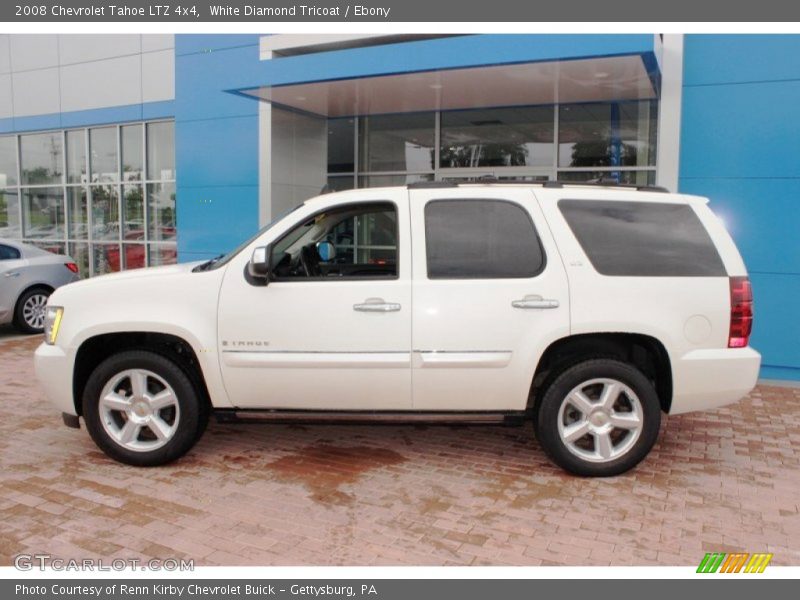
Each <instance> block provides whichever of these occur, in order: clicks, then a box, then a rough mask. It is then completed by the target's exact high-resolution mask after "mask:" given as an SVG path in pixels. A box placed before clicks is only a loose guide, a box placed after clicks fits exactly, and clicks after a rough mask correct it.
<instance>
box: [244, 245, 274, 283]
mask: <svg viewBox="0 0 800 600" xmlns="http://www.w3.org/2000/svg"><path fill="white" fill-rule="evenodd" d="M269 250H270V248H269V246H259V247H258V248H255V249H254V250H253V255H252V256H251V257H250V262H249V263H248V264H247V272H248V273H249V274H250V277H252V278H253V279H263V280H265V281H266V280H269V255H270V251H269Z"/></svg>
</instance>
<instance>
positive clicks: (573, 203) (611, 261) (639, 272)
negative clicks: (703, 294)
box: [558, 200, 727, 277]
mask: <svg viewBox="0 0 800 600" xmlns="http://www.w3.org/2000/svg"><path fill="white" fill-rule="evenodd" d="M558 208H559V209H560V210H561V214H562V215H564V218H565V219H566V221H567V223H568V224H569V226H570V228H571V229H572V232H573V233H574V234H575V237H576V238H577V239H578V242H579V243H580V245H581V247H582V248H583V251H584V252H585V253H586V255H587V256H588V257H589V260H590V261H591V262H592V265H593V266H594V268H595V270H597V272H598V273H601V274H603V275H617V276H632V277H716V276H725V275H727V273H726V271H725V265H724V264H723V262H722V259H721V258H720V256H719V252H717V249H716V247H715V246H714V242H713V241H712V240H711V237H710V236H709V235H708V232H707V231H706V228H705V227H704V226H703V224H702V223H701V222H700V219H699V218H698V217H697V214H696V213H695V212H694V210H693V209H692V207H691V206H689V205H687V204H668V203H656V202H622V201H602V200H560V201H559V202H558Z"/></svg>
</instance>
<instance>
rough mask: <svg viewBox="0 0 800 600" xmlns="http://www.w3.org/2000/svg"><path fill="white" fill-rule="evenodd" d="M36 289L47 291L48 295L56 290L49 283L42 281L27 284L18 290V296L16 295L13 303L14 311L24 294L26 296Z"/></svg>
mask: <svg viewBox="0 0 800 600" xmlns="http://www.w3.org/2000/svg"><path fill="white" fill-rule="evenodd" d="M36 289H43V290H47V293H48V295H49V294H52V293H53V292H55V291H56V288H54V287H53V286H52V285H50V284H49V283H45V282H43V281H37V282H34V283H27V284H26V285H25V287H24V288H22V289H21V290H20V292H19V294H17V299H16V301H15V302H14V309H15V310H16V308H17V306H19V301H20V299H21V298H22V297H23V296H24V295H25V294H27V293H28V292H30V291H33V290H36Z"/></svg>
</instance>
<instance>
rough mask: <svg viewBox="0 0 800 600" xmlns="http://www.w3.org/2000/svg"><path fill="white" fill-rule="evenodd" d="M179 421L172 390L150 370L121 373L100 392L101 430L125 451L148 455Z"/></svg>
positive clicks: (170, 435)
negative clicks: (146, 453)
mask: <svg viewBox="0 0 800 600" xmlns="http://www.w3.org/2000/svg"><path fill="white" fill-rule="evenodd" d="M179 420H180V408H179V406H178V397H177V395H176V394H175V391H174V390H173V389H172V387H171V386H170V385H169V384H168V383H167V382H166V381H164V379H163V378H161V377H159V376H158V375H156V374H155V373H153V372H152V371H148V370H146V369H130V370H127V371H121V372H120V373H117V374H116V375H115V376H114V377H112V378H111V379H110V380H109V381H108V383H106V385H105V386H104V387H103V391H102V392H101V393H100V422H101V423H102V424H103V429H105V431H106V433H107V434H108V435H109V436H110V437H111V439H113V440H114V441H115V442H116V443H117V444H119V445H120V446H122V447H123V448H125V449H127V450H133V451H135V452H149V451H151V450H156V449H158V448H161V447H162V446H164V445H165V444H166V443H167V442H169V441H170V440H171V439H172V437H173V436H174V435H175V432H176V431H177V430H178V422H179Z"/></svg>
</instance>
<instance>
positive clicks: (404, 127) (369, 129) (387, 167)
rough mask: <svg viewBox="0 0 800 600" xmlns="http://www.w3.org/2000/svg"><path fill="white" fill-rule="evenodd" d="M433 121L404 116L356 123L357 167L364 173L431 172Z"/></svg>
mask: <svg viewBox="0 0 800 600" xmlns="http://www.w3.org/2000/svg"><path fill="white" fill-rule="evenodd" d="M434 131H435V117H434V114H433V113H408V114H401V115H379V116H370V117H362V118H361V119H360V120H359V136H358V139H359V151H360V152H359V154H360V156H359V164H360V165H361V169H362V170H364V171H367V172H378V173H380V172H386V171H406V172H424V171H432V170H433V165H434V145H435V137H436V136H435V133H434Z"/></svg>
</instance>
